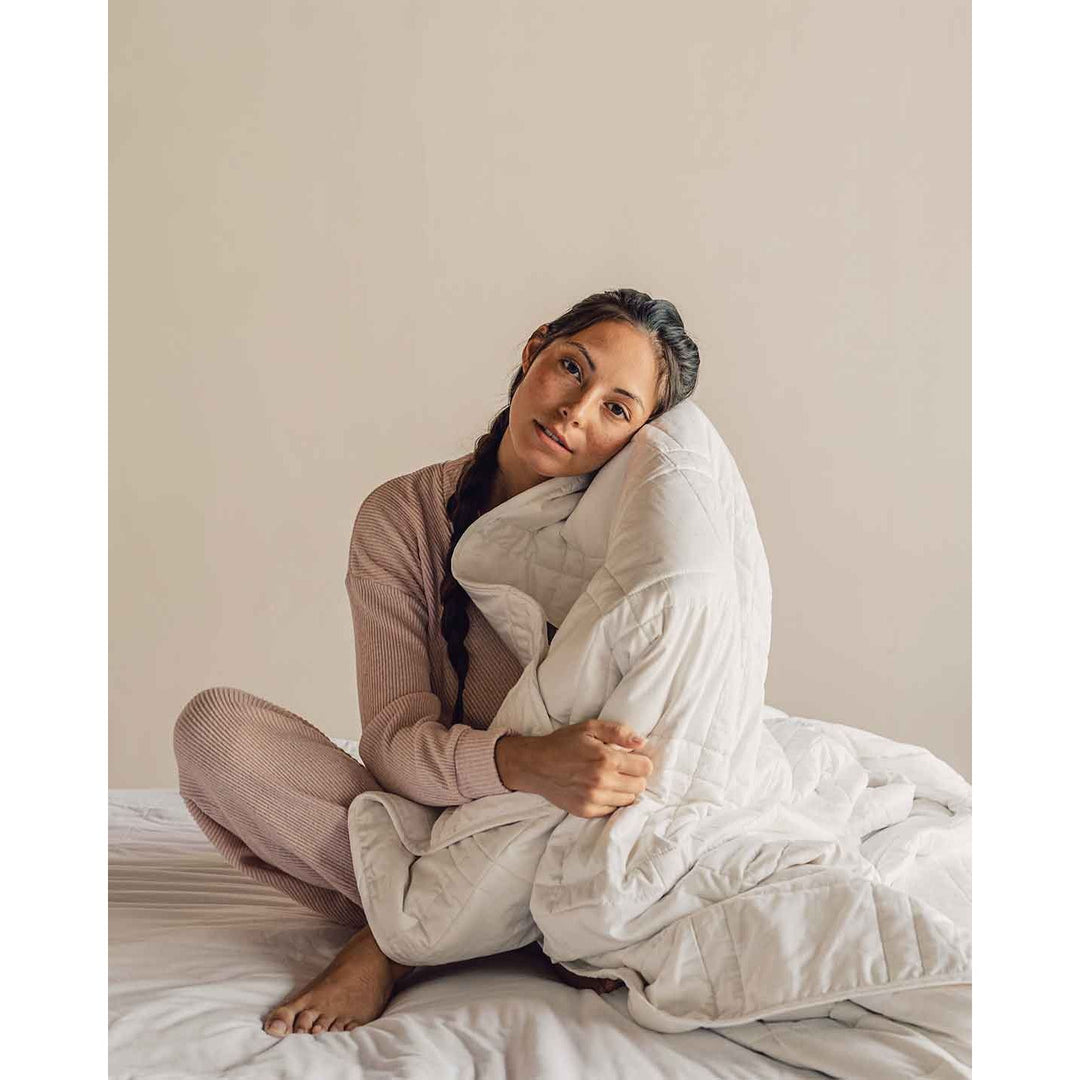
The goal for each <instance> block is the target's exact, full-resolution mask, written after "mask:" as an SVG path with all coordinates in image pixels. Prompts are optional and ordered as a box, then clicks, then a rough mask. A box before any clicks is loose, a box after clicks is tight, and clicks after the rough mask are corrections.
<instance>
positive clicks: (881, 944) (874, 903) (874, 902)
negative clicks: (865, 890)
mask: <svg viewBox="0 0 1080 1080" xmlns="http://www.w3.org/2000/svg"><path fill="white" fill-rule="evenodd" d="M870 906H871V907H872V908H873V909H874V926H875V927H877V943H878V948H879V949H881V961H882V963H883V964H884V965H885V981H886V982H890V983H891V982H892V969H891V968H890V966H889V954H888V952H887V951H886V949H885V935H884V934H883V933H882V932H881V915H880V914H879V912H878V898H877V891H876V890H875V889H874V887H873V886H872V885H871V886H870Z"/></svg>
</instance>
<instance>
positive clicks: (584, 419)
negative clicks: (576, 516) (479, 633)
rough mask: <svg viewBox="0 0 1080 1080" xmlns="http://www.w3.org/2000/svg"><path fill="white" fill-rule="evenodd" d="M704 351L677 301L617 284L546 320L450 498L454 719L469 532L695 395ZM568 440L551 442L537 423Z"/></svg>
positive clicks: (446, 577)
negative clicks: (454, 561)
mask: <svg viewBox="0 0 1080 1080" xmlns="http://www.w3.org/2000/svg"><path fill="white" fill-rule="evenodd" d="M698 364H699V359H698V348H697V345H696V344H695V343H694V341H693V339H692V338H691V337H690V336H689V335H688V334H687V332H686V329H685V328H684V326H683V321H682V318H681V316H680V315H679V312H678V310H677V309H676V307H675V305H674V304H672V303H670V302H669V301H667V300H654V299H653V298H652V297H651V296H649V295H647V294H646V293H642V292H638V291H637V290H636V289H611V290H609V291H607V292H600V293H594V294H593V295H592V296H588V297H586V298H585V299H584V300H581V301H579V302H578V303H577V304H575V305H574V306H573V307H572V308H570V309H569V310H568V311H566V312H564V313H563V314H562V315H560V316H559V317H558V318H556V319H552V320H550V321H549V322H546V323H544V324H542V325H541V326H540V327H538V328H537V330H536V331H534V333H533V334H532V336H531V337H530V338H529V340H528V342H527V343H526V344H525V348H524V349H523V350H522V356H521V364H520V365H519V366H518V367H516V368H515V371H514V376H513V378H512V380H511V382H510V393H509V402H508V404H507V405H506V406H505V407H504V408H503V409H502V410H501V411H500V412H499V413H498V415H496V416H495V418H494V419H493V420H492V422H491V426H490V427H489V429H488V430H487V431H486V432H484V434H483V435H481V436H480V438H479V439H477V441H476V444H475V446H474V449H473V454H472V457H471V459H470V460H469V461H468V462H467V463H466V466H465V468H464V469H463V470H462V473H461V476H460V478H459V479H458V484H457V488H456V490H455V491H454V494H453V495H451V496H450V498H449V500H447V504H446V512H447V516H448V517H449V519H450V523H451V538H450V548H449V550H448V552H447V555H446V561H445V564H444V568H443V571H444V574H443V582H442V593H441V596H442V602H443V616H442V632H443V637H444V638H445V640H446V646H447V652H448V654H449V657H450V661H451V663H452V664H453V666H454V670H455V671H456V672H457V676H458V695H457V703H456V705H455V707H454V722H455V723H460V722H461V720H462V718H463V716H464V711H463V710H464V705H463V694H464V688H465V677H466V675H467V673H468V670H469V654H468V650H467V649H466V648H465V635H466V634H467V633H468V629H469V615H468V610H467V609H468V603H469V595H468V593H467V592H466V591H465V590H464V589H463V588H462V586H461V585H460V584H459V583H458V582H457V580H456V579H455V578H454V576H453V574H452V573H451V571H450V559H451V556H452V555H453V553H454V548H455V547H456V546H457V542H458V539H459V538H460V537H461V535H462V534H463V533H464V532H465V530H466V529H467V528H468V527H469V526H470V525H471V524H472V523H473V521H475V520H476V518H477V517H478V516H479V515H480V514H482V513H484V512H486V511H487V510H488V509H490V507H491V506H492V505H494V504H495V503H497V502H500V501H502V499H503V498H508V497H510V496H512V495H516V494H517V493H518V492H520V491H524V490H525V489H527V488H529V487H531V486H533V485H534V484H538V483H541V482H542V481H544V480H546V479H549V478H551V477H553V476H577V475H579V474H582V473H587V472H593V471H595V470H597V469H599V468H601V467H602V466H603V465H604V464H605V463H606V462H607V461H608V460H609V459H610V458H612V457H614V455H615V454H617V453H618V452H619V450H621V449H622V448H623V447H624V446H625V445H626V444H627V443H628V442H629V441H630V439H631V438H632V437H633V435H634V433H635V432H636V431H638V429H640V428H641V427H642V426H643V425H644V424H646V423H648V422H649V421H650V420H653V419H655V418H656V417H657V416H660V415H661V414H663V413H665V412H667V410H668V409H670V408H672V407H673V406H675V405H677V404H678V403H679V402H680V401H682V400H684V399H685V398H687V397H689V396H690V394H692V393H693V391H694V387H695V386H696V384H697V372H698ZM538 423H539V424H541V425H544V426H545V427H548V428H549V429H551V430H553V431H554V432H555V433H556V434H557V435H559V436H561V437H562V439H563V440H564V442H565V443H566V444H567V447H568V449H567V450H563V449H560V448H558V447H556V446H554V445H551V444H549V443H548V442H547V440H546V437H545V436H543V435H542V434H540V432H539V429H538V427H537V424H538Z"/></svg>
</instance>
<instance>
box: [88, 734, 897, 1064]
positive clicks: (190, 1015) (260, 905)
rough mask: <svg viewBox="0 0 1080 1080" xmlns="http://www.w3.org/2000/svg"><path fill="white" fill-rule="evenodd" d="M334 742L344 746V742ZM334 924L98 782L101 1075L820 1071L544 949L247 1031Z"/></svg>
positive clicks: (139, 799) (156, 805) (295, 978)
mask: <svg viewBox="0 0 1080 1080" xmlns="http://www.w3.org/2000/svg"><path fill="white" fill-rule="evenodd" d="M334 741H335V742H336V743H337V745H339V746H341V747H343V748H344V749H345V750H347V751H348V752H349V753H351V754H353V755H354V756H355V754H356V743H355V741H352V742H350V741H348V740H341V739H335V740H334ZM350 934H351V931H350V930H349V929H348V928H347V927H344V926H340V925H338V924H336V923H332V922H329V921H328V920H326V919H324V918H323V917H321V916H319V915H316V914H315V913H313V912H309V911H307V910H306V909H304V908H302V907H300V906H298V905H297V904H295V903H294V902H293V901H292V900H291V899H289V898H288V897H285V896H283V895H281V894H278V893H277V892H275V891H274V890H272V889H270V888H268V887H267V886H264V885H261V884H259V883H257V882H255V881H253V880H251V879H249V878H247V877H245V876H244V875H243V874H241V873H240V872H239V871H236V870H233V869H232V868H231V867H230V866H229V865H228V864H227V863H226V862H225V861H224V859H223V858H222V857H221V856H220V855H219V854H218V852H217V851H216V850H215V849H214V848H213V847H212V845H211V844H210V843H209V841H208V840H206V838H205V837H204V836H203V834H202V832H201V831H200V830H199V828H198V826H197V825H195V823H194V822H193V821H192V819H191V817H190V815H189V814H188V812H187V810H186V808H185V806H184V804H183V801H182V800H181V798H180V796H179V794H178V793H177V792H175V791H170V790H166V789H134V790H118V789H114V790H111V791H110V793H109V1075H110V1077H114V1078H116V1080H127V1078H135V1077H138V1078H140V1080H150V1078H155V1080H157V1078H160V1080H165V1078H169V1080H181V1078H187V1077H215V1076H228V1077H231V1078H236V1080H243V1078H247V1077H252V1078H254V1077H276V1078H281V1080H292V1078H297V1080H299V1078H300V1077H304V1078H318V1080H333V1078H335V1077H360V1076H363V1077H365V1078H371V1080H375V1078H390V1077H394V1078H399V1077H400V1078H404V1077H408V1078H421V1077H438V1078H452V1077H482V1078H488V1077H514V1078H521V1080H525V1078H535V1077H549V1076H550V1077H559V1078H570V1077H577V1076H582V1077H585V1076H587V1077H589V1078H590V1080H595V1078H601V1077H612V1078H615V1077H619V1078H623V1077H625V1076H628V1075H630V1076H633V1077H635V1080H638V1078H641V1080H645V1078H650V1077H656V1078H661V1077H664V1078H667V1077H672V1076H678V1077H680V1078H686V1080H689V1078H696V1077H724V1078H727V1080H743V1078H745V1080H751V1078H752V1080H765V1078H769V1080H781V1078H788V1077H820V1076H823V1075H826V1074H823V1073H820V1072H816V1071H813V1070H808V1069H802V1068H794V1067H792V1066H789V1065H786V1064H783V1063H782V1062H781V1061H780V1060H778V1058H779V1057H782V1052H778V1056H777V1058H774V1057H771V1056H769V1055H768V1054H767V1053H763V1052H761V1051H760V1050H751V1049H748V1048H746V1047H744V1046H741V1045H738V1044H737V1043H735V1042H733V1041H731V1040H729V1039H727V1038H725V1037H724V1035H723V1034H722V1032H719V1031H715V1030H708V1029H698V1030H695V1031H689V1032H684V1033H679V1034H661V1033H658V1032H654V1031H650V1030H648V1029H645V1028H642V1027H640V1026H639V1025H638V1024H637V1023H636V1022H635V1021H634V1020H633V1019H632V1018H631V1017H630V1014H629V1012H628V1010H627V1005H626V1002H627V991H626V990H625V989H621V990H617V991H615V992H613V993H609V994H604V995H600V994H597V993H595V992H594V991H592V990H577V989H574V988H573V987H570V986H567V985H566V984H564V983H562V982H561V981H559V979H558V977H557V975H556V974H555V971H554V970H553V968H552V967H551V965H550V964H549V962H548V961H547V960H546V959H545V958H543V957H541V956H539V955H536V954H534V953H532V952H527V951H522V950H518V951H515V952H510V953H502V954H499V955H496V956H492V957H482V958H478V959H474V960H469V961H464V962H460V963H454V964H447V965H442V966H439V967H429V968H417V969H416V971H414V972H413V973H412V974H411V975H409V976H408V977H407V978H405V979H404V980H402V982H401V983H400V985H399V989H398V991H397V993H396V994H395V996H394V997H393V998H392V999H391V1001H390V1003H389V1005H388V1006H387V1008H386V1010H385V1012H384V1013H383V1015H382V1016H380V1017H379V1018H378V1019H376V1020H374V1021H372V1022H370V1023H369V1024H366V1025H364V1026H363V1027H359V1028H355V1029H353V1030H352V1031H349V1032H325V1033H321V1034H319V1035H301V1034H296V1035H288V1036H286V1037H284V1038H280V1039H279V1038H275V1037H273V1036H270V1035H267V1034H266V1033H264V1032H263V1030H262V1026H261V1017H262V1015H263V1014H264V1013H265V1012H266V1011H267V1010H268V1009H269V1008H270V1007H272V1006H273V1005H275V1004H276V1003H278V1002H279V1001H280V1000H281V999H283V998H284V997H285V996H286V995H287V994H289V993H290V992H291V991H293V990H294V989H296V988H298V987H299V986H300V985H302V984H303V983H305V982H307V981H308V980H310V979H311V978H312V977H314V976H315V975H316V974H317V973H318V972H319V971H320V970H322V968H324V967H325V966H326V965H327V964H328V963H329V961H330V960H331V959H332V958H333V957H334V955H335V954H336V953H337V952H338V950H339V949H340V948H341V946H342V945H344V943H345V941H346V940H347V939H348V938H349V936H350ZM846 1007H847V1009H848V1011H849V1012H850V1010H851V1009H852V1008H854V1007H853V1006H851V1005H850V1004H849V1005H847V1006H846ZM837 1015H838V1017H843V1016H844V1015H845V1014H843V1013H842V1012H838V1014H837ZM811 1022H812V1023H815V1024H822V1023H826V1024H835V1025H836V1026H837V1029H838V1032H841V1037H842V1029H843V1028H844V1026H845V1025H846V1024H850V1025H851V1031H852V1035H854V1034H855V1027H856V1026H857V1024H858V1018H856V1017H848V1018H847V1019H837V1020H829V1019H825V1018H820V1017H819V1018H817V1019H815V1020H813V1021H807V1023H811ZM785 1026H786V1027H787V1028H790V1027H791V1026H792V1025H791V1023H790V1022H789V1023H788V1024H787V1025H779V1024H778V1025H776V1034H777V1035H778V1036H779V1035H780V1034H781V1033H782V1029H783V1028H784V1027H785ZM761 1028H762V1030H763V1031H766V1030H767V1029H769V1028H770V1025H769V1024H767V1023H764V1024H762V1025H761ZM763 1042H764V1043H765V1045H769V1042H770V1040H769V1039H764V1040H763ZM781 1044H782V1040H781V1039H779V1038H777V1040H776V1045H777V1047H780V1046H781ZM862 1050H863V1052H865V1044H863V1046H862ZM885 1061H886V1059H885V1058H884V1057H883V1058H882V1062H881V1065H882V1066H883V1069H879V1068H877V1067H875V1063H874V1061H873V1060H872V1059H864V1064H865V1066H866V1069H867V1071H866V1072H865V1074H864V1075H865V1076H867V1077H872V1076H887V1075H889V1071H888V1070H887V1067H885Z"/></svg>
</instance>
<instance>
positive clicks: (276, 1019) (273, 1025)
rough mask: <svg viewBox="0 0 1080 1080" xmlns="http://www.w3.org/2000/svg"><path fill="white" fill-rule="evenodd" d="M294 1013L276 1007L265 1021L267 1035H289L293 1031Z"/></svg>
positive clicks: (264, 1028) (264, 1029) (264, 1026)
mask: <svg viewBox="0 0 1080 1080" xmlns="http://www.w3.org/2000/svg"><path fill="white" fill-rule="evenodd" d="M292 1023H293V1014H292V1013H291V1012H290V1011H289V1010H288V1009H274V1010H273V1011H271V1012H270V1013H268V1014H267V1017H266V1019H265V1020H264V1021H263V1031H265V1032H266V1034H267V1035H288V1034H289V1032H290V1031H292Z"/></svg>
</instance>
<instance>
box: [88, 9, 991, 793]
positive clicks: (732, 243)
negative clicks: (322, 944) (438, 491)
mask: <svg viewBox="0 0 1080 1080" xmlns="http://www.w3.org/2000/svg"><path fill="white" fill-rule="evenodd" d="M537 7H538V5H535V4H524V3H521V4H509V3H506V2H505V0H489V2H475V0H474V2H471V3H435V2H424V3H412V4H406V3H382V4H371V3H358V2H355V0H353V2H336V3H334V2H326V0H323V2H321V3H319V4H312V5H299V4H285V3H271V2H269V0H262V2H258V3H256V2H251V0H246V2H233V3H229V4H220V3H209V2H205V0H202V2H198V3H190V2H189V3H175V2H161V0H157V2H151V0H140V2H138V3H133V2H131V0H113V3H112V4H111V8H110V37H111V43H110V63H111V85H110V95H111V108H110V156H111V170H110V189H111V190H110V225H111V231H110V271H111V273H110V285H111V305H110V329H111V342H110V343H111V364H110V414H109V421H110V506H109V513H110V564H109V571H110V672H111V694H110V714H111V715H110V761H111V771H110V783H111V784H112V785H113V786H116V787H141V786H173V785H174V784H175V775H176V774H175V767H174V764H173V758H172V747H171V739H170V736H171V729H172V724H173V721H174V719H175V717H176V714H177V713H178V712H179V710H180V708H181V707H182V706H183V704H184V702H185V701H186V700H187V699H188V698H189V697H190V696H191V695H192V694H193V693H195V692H196V691H197V690H199V689H200V688H202V687H206V686H212V685H219V684H224V685H232V686H240V687H243V688H245V689H248V690H251V691H253V692H254V693H256V694H259V695H261V696H263V697H266V698H269V699H271V700H272V701H275V702H278V703H279V704H281V705H284V706H286V707H288V708H290V709H293V710H295V711H297V712H300V713H301V714H302V715H304V716H305V717H307V718H308V719H309V720H311V721H312V722H313V723H315V724H316V725H318V726H319V727H321V728H322V729H323V730H324V731H326V732H327V733H328V734H331V735H337V736H346V737H353V738H355V737H356V736H357V735H358V715H357V705H356V692H355V674H354V668H353V652H352V627H351V622H350V617H349V609H348V604H347V600H346V596H345V589H344V584H343V577H344V573H345V559H346V552H347V547H348V539H349V533H350V529H351V527H352V522H353V517H354V515H355V513H356V510H357V507H358V506H359V504H360V501H361V500H362V499H363V497H364V495H365V494H367V492H368V491H370V490H371V489H372V488H373V487H374V486H375V485H376V484H378V483H380V482H382V481H383V480H385V479H386V478H388V477H390V476H393V475H396V474H399V473H402V472H406V471H409V470H411V469H415V468H418V467H420V466H421V465H425V464H428V463H429V462H432V461H438V460H443V459H445V458H449V457H452V456H456V455H458V454H462V453H465V452H466V451H467V450H468V449H470V447H471V446H472V443H473V441H474V439H475V438H476V436H477V435H478V434H479V433H480V431H481V430H483V429H484V428H486V426H487V423H488V421H489V420H490V418H491V417H492V416H493V414H494V413H495V412H497V411H498V409H499V408H500V407H501V406H502V404H504V403H505V394H506V387H507V384H508V380H509V377H510V374H511V372H512V370H513V367H514V364H515V363H516V362H517V361H518V359H519V357H520V351H521V347H522V345H523V344H524V341H525V339H526V338H527V336H528V335H529V333H531V331H532V330H533V329H534V328H535V327H536V326H537V325H539V324H540V323H541V322H543V321H544V320H545V319H548V318H550V317H552V316H554V315H556V314H558V313H559V312H561V311H562V310H563V309H564V308H566V307H567V306H569V305H570V304H571V303H573V302H574V301H576V300H578V299H580V298H581V297H582V296H585V295H587V294H588V293H590V292H593V291H596V290H598V289H604V288H612V287H617V286H626V285H629V286H632V287H634V288H639V289H642V290H645V291H647V292H650V293H652V294H653V295H657V296H663V297H666V298H668V299H671V300H673V301H674V302H675V303H676V304H677V305H678V307H679V308H680V310H681V311H682V313H683V316H684V319H685V320H686V323H687V327H688V329H689V330H690V332H691V334H692V335H693V336H694V337H695V338H696V340H697V342H698V344H699V346H700V348H701V354H702V366H701V373H700V382H699V385H698V392H697V395H696V398H695V400H696V401H697V402H698V404H700V405H701V406H702V408H704V409H705V411H706V412H707V413H708V414H709V416H710V417H712V419H713V421H714V422H715V423H716V425H717V427H718V428H719V430H720V432H721V434H722V435H723V436H724V438H725V439H726V441H727V442H728V445H729V446H730V447H731V448H732V450H733V452H734V454H735V456H736V459H737V460H738V462H739V463H740V466H741V468H742V471H743V475H744V477H745V478H746V481H747V484H748V485H749V488H750V492H751V495H752V497H753V500H754V504H755V506H756V508H757V513H758V520H759V524H760V527H761V531H762V534H763V536H764V539H765V545H766V549H767V551H768V555H769V561H770V566H771V569H772V576H773V587H774V594H775V599H774V635H773V647H772V653H771V662H770V675H769V682H768V687H767V700H768V701H769V702H770V703H772V704H775V705H778V706H780V707H781V708H784V709H786V710H787V711H789V712H792V713H796V714H801V715H804V716H816V717H821V718H824V719H830V720H836V721H840V722H843V723H847V724H854V725H857V726H860V727H866V728H869V729H871V730H874V731H878V732H882V733H884V734H886V735H889V736H891V737H893V738H897V739H901V740H904V741H910V742H918V743H922V744H924V745H926V746H929V747H930V748H931V749H932V750H934V751H935V752H936V753H938V754H939V755H941V756H942V757H944V758H945V759H946V760H947V761H949V762H950V763H951V764H953V765H954V766H955V767H957V768H958V769H959V770H960V771H961V772H963V773H964V774H965V775H967V776H970V759H971V755H970V659H971V653H970V630H971V625H970V570H969V564H970V551H971V543H970V509H971V499H970V333H969V316H970V285H971V281H970V267H969V255H970V198H969V186H970V153H969V150H970V129H969V124H970V93H969V80H970V57H969V50H970V15H969V9H968V4H967V3H960V2H952V0H924V2H918V3H900V2H886V0H878V2H875V3H869V4H868V3H866V2H865V0H844V2H837V0H832V2H830V3H811V2H800V3H762V2H757V0H744V2H741V3H724V4H717V3H716V2H715V0H708V2H706V0H700V2H693V3H675V4H666V5H659V6H658V5H656V4H652V3H649V4H645V3H627V2H626V0H621V2H619V3H595V2H594V3H585V4H583V3H580V2H575V3H572V4H570V3H567V4H543V5H539V7H540V8H541V9H542V10H537ZM555 11H557V12H558V13H559V14H558V15H553V14H552V12H555Z"/></svg>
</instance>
